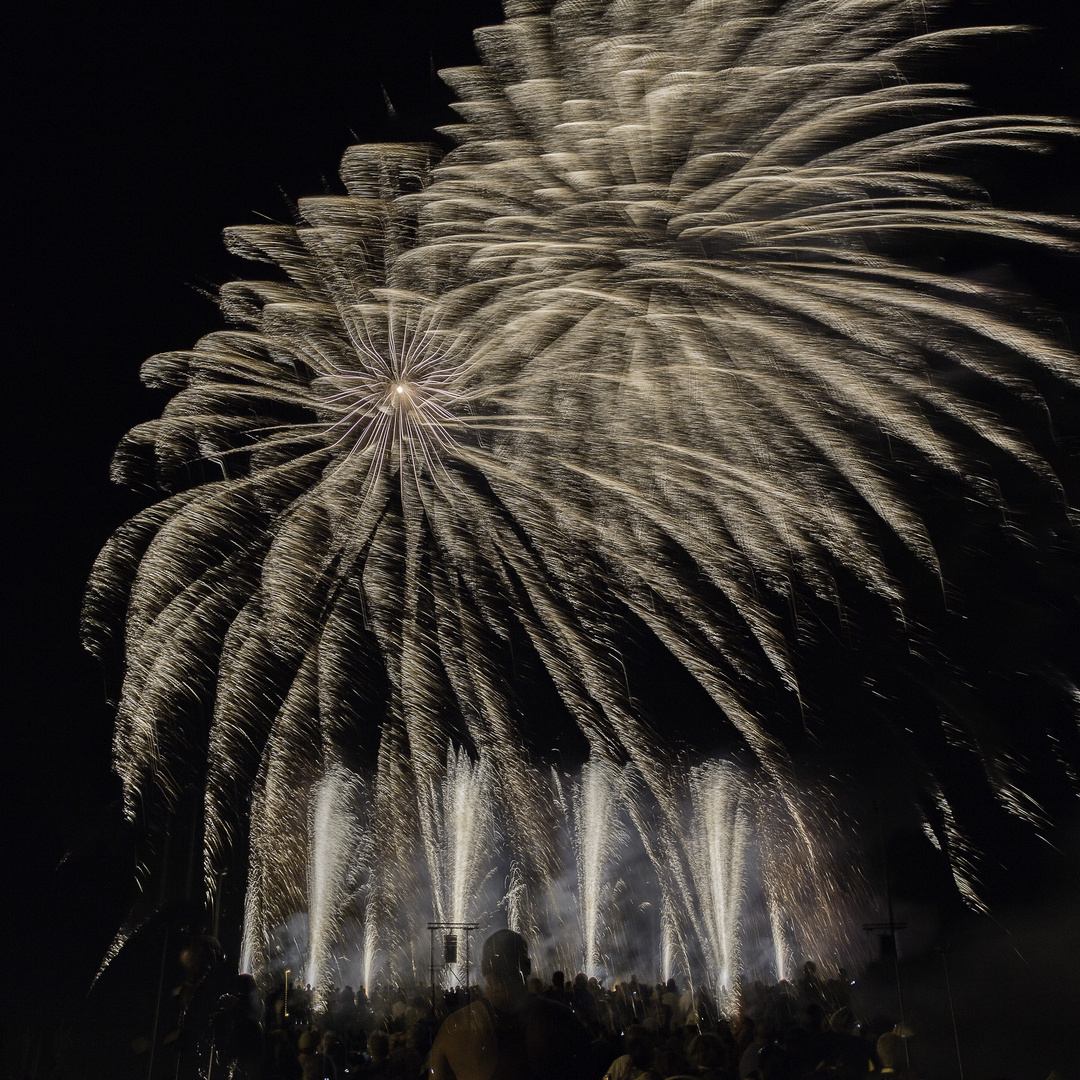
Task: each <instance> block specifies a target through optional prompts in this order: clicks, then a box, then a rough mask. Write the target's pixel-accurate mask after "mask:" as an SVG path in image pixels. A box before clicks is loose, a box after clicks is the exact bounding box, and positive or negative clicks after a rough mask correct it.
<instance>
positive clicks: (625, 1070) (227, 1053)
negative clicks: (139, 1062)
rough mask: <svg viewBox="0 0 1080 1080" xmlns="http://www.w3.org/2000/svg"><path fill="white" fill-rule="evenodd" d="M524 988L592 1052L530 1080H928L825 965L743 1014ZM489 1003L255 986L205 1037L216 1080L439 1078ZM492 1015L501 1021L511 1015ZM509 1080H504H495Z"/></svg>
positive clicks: (756, 994)
mask: <svg viewBox="0 0 1080 1080" xmlns="http://www.w3.org/2000/svg"><path fill="white" fill-rule="evenodd" d="M486 974H488V976H489V978H488V983H487V993H488V996H489V997H491V996H492V988H493V984H492V980H491V977H490V973H489V972H488V973H486ZM521 983H522V986H521V988H520V992H521V995H522V998H521V1000H522V1001H523V1002H524V1003H525V1005H526V1006H528V1004H529V1002H530V1001H531V1002H536V1001H538V1000H539V999H546V1001H548V1002H552V1003H554V1004H555V1005H556V1006H557V1007H558V1010H559V1011H560V1013H561V1011H563V1010H565V1014H566V1016H567V1018H568V1019H569V1017H571V1016H572V1017H573V1021H574V1025H575V1027H574V1029H573V1033H574V1034H575V1037H576V1036H577V1035H580V1043H581V1046H582V1047H583V1050H582V1052H581V1054H580V1055H578V1056H576V1057H575V1062H576V1064H575V1065H574V1066H573V1069H572V1070H571V1072H572V1075H570V1076H568V1075H566V1068H565V1066H563V1067H561V1068H560V1072H559V1075H558V1077H557V1078H556V1077H555V1076H554V1075H553V1074H552V1073H551V1072H550V1071H545V1069H544V1067H543V1065H542V1064H540V1065H539V1066H538V1065H537V1064H536V1061H541V1060H542V1059H543V1058H544V1056H545V1055H544V1052H543V1051H541V1052H540V1053H539V1054H535V1053H534V1062H533V1064H531V1065H529V1064H527V1063H526V1062H525V1061H521V1062H520V1063H519V1067H517V1068H515V1070H514V1071H513V1072H512V1073H507V1074H506V1075H513V1076H515V1077H520V1080H529V1078H530V1077H534V1076H535V1077H545V1078H546V1077H548V1076H552V1080H671V1078H678V1080H686V1078H690V1077H693V1078H700V1080H741V1078H746V1077H749V1078H752V1080H758V1078H760V1080H804V1078H811V1080H828V1078H831V1077H836V1078H840V1080H846V1078H849V1077H850V1078H856V1077H860V1078H861V1077H867V1076H870V1075H871V1074H875V1075H876V1074H880V1075H881V1076H883V1077H890V1076H891V1077H894V1078H895V1080H905V1078H906V1077H909V1076H914V1074H913V1073H911V1072H910V1070H909V1069H908V1067H907V1048H906V1045H905V1043H906V1039H905V1037H904V1035H903V1033H902V1029H901V1030H894V1029H892V1028H891V1026H890V1023H889V1021H887V1020H879V1021H877V1023H876V1024H875V1023H873V1022H869V1021H865V1020H864V1021H862V1022H861V1023H860V1020H859V1019H858V1018H857V1017H856V1015H855V1013H854V1012H853V1011H852V1009H851V1007H850V1003H849V1000H848V995H847V986H848V983H847V980H846V979H844V978H837V979H832V980H828V981H826V980H823V979H821V978H820V977H819V976H818V973H817V971H816V968H815V966H814V965H813V964H812V963H808V964H806V965H805V967H804V969H803V971H802V974H801V976H800V977H799V978H798V979H796V980H794V981H791V982H787V981H784V982H780V983H778V984H776V985H772V986H767V985H765V984H763V983H760V982H759V983H753V984H751V985H747V986H744V987H742V988H741V993H740V995H739V1003H738V1006H737V1007H736V1008H735V1009H734V1010H733V1011H732V1012H731V1015H730V1016H726V1015H724V1010H721V1009H720V1008H718V1007H717V1004H716V1002H715V1001H714V1000H713V997H712V996H711V995H710V993H709V991H708V990H706V989H700V988H699V989H697V990H696V991H694V992H691V991H690V990H688V989H686V988H683V987H680V986H678V985H677V984H676V983H675V981H674V980H670V981H668V983H667V984H666V985H664V984H660V985H649V984H647V983H644V982H641V981H639V980H638V979H636V978H630V979H627V980H624V981H622V982H620V983H618V984H616V985H614V986H612V987H610V988H608V987H605V986H604V985H602V983H601V982H600V981H598V980H597V979H595V978H591V979H590V978H586V976H585V975H582V974H579V975H576V976H575V977H574V978H573V979H572V980H568V979H566V978H565V977H564V975H563V973H562V972H555V973H554V974H553V975H552V977H551V979H550V980H547V981H545V980H541V979H539V978H535V977H532V975H531V974H530V973H529V971H528V969H527V968H526V969H525V971H524V972H523V973H522V977H521ZM526 993H527V995H528V998H526V997H525V996H524V995H525V994H526ZM484 995H485V991H484V990H482V989H480V987H478V986H474V987H472V988H471V990H470V993H469V994H468V995H466V994H465V993H464V992H463V991H461V990H457V991H451V992H448V993H441V994H439V995H438V997H437V999H436V1001H435V1002H434V1004H435V1010H434V1011H433V1008H432V1004H433V1001H432V995H431V989H430V987H413V988H412V989H409V988H405V987H394V988H380V989H377V990H373V992H372V994H371V996H370V997H369V996H368V995H367V994H366V993H365V992H364V990H363V989H360V990H356V991H354V990H353V989H352V988H351V987H348V986H346V987H342V988H338V989H333V990H331V991H329V992H328V993H327V994H326V995H324V996H323V997H322V999H321V1000H320V1001H318V1002H316V1001H314V1000H313V995H312V993H311V990H310V988H307V987H297V986H289V987H288V988H286V986H285V984H284V982H282V983H280V984H278V985H275V986H273V987H271V988H270V989H269V990H268V992H267V993H266V995H265V996H263V995H262V994H260V992H259V989H258V987H257V985H256V983H255V981H254V980H253V979H252V978H251V977H250V976H246V975H241V976H238V978H237V981H236V985H235V987H234V989H233V991H232V992H231V993H229V994H226V995H225V996H223V997H222V998H221V1000H220V1001H219V1002H218V1005H217V1008H216V1010H215V1012H214V1015H213V1019H212V1021H211V1024H210V1026H209V1029H208V1031H207V1032H206V1034H205V1036H204V1038H203V1039H202V1047H201V1051H200V1055H199V1056H200V1058H201V1060H202V1071H203V1073H204V1075H212V1076H213V1077H221V1078H224V1077H227V1076H231V1077H234V1078H238V1080H320V1078H322V1080H326V1078H331V1080H344V1078H345V1077H350V1078H362V1080H420V1078H422V1077H426V1076H428V1075H430V1071H429V1070H430V1067H431V1062H432V1058H431V1047H432V1043H433V1041H434V1039H435V1036H436V1033H437V1032H438V1029H439V1027H440V1025H441V1024H442V1023H443V1022H444V1021H445V1020H446V1017H447V1016H448V1015H451V1014H452V1013H453V1012H455V1011H456V1010H458V1009H460V1008H462V1007H465V1006H468V1005H469V1004H470V1003H471V1002H472V1001H480V1002H482V1003H483V1002H484V1000H485V998H484ZM496 1000H497V999H496ZM475 1007H477V1008H479V1007H480V1006H475ZM487 1008H488V1011H489V1012H490V1013H491V1014H492V1015H493V1016H494V1015H495V1013H496V1011H497V1010H495V1009H492V1008H491V1007H490V1004H489V1005H488V1006H487ZM545 1008H548V1006H546V1005H545ZM550 1011H551V1010H550V1009H549V1014H550ZM459 1020H460V1017H459ZM451 1026H452V1025H451ZM578 1029H580V1031H578ZM492 1030H493V1031H494V1029H492ZM498 1037H499V1038H501V1037H502V1036H498ZM522 1038H524V1036H522ZM563 1041H564V1042H565V1041H566V1040H563ZM571 1041H573V1040H571ZM522 1045H524V1043H523V1044H522ZM564 1049H565V1047H564ZM522 1053H524V1051H522ZM499 1068H502V1067H501V1066H500V1067H499ZM450 1075H452V1073H451V1074H450ZM502 1075H503V1073H502V1072H500V1071H499V1069H496V1072H495V1074H493V1077H492V1080H496V1078H499V1077H501V1076H502ZM457 1080H471V1078H470V1077H467V1076H458V1077H457Z"/></svg>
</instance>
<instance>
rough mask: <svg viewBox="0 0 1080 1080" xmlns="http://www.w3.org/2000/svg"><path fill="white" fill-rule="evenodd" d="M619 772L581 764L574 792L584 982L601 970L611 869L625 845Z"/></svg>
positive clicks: (596, 763) (606, 766) (608, 766)
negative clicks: (602, 936)
mask: <svg viewBox="0 0 1080 1080" xmlns="http://www.w3.org/2000/svg"><path fill="white" fill-rule="evenodd" d="M620 787H621V783H620V776H619V770H618V769H616V768H615V767H614V766H613V765H611V764H610V763H609V762H606V761H603V760H602V759H600V760H596V761H590V762H587V763H586V765H585V767H584V768H583V769H582V772H581V778H580V780H579V782H578V787H577V790H576V791H575V793H574V849H575V854H576V856H577V872H578V903H579V904H580V907H581V937H582V961H581V970H582V971H584V972H585V974H586V975H588V976H589V977H590V978H592V977H594V976H597V975H600V974H601V973H602V967H603V954H602V948H601V935H602V932H603V930H604V928H605V926H604V908H605V901H609V900H610V892H611V882H610V880H609V877H610V874H611V872H612V867H613V866H614V864H615V859H616V856H617V855H618V853H619V849H620V847H621V846H622V845H623V844H624V843H625V841H626V833H625V830H624V829H623V828H622V827H621V825H620V823H619V803H620V799H619V789H620Z"/></svg>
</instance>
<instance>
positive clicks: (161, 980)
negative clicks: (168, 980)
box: [146, 927, 169, 1080]
mask: <svg viewBox="0 0 1080 1080" xmlns="http://www.w3.org/2000/svg"><path fill="white" fill-rule="evenodd" d="M168 958H169V930H168V927H166V929H165V941H164V943H163V944H162V946H161V970H160V971H159V972H158V983H157V998H156V999H155V1001H154V1027H153V1029H152V1031H151V1032H150V1060H149V1061H148V1062H147V1063H146V1080H152V1077H153V1075H154V1051H155V1050H156V1049H157V1033H158V1019H159V1018H160V1016H161V991H162V990H163V989H164V988H165V963H166V961H167V960H168Z"/></svg>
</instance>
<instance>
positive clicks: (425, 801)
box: [245, 749, 857, 1012]
mask: <svg viewBox="0 0 1080 1080" xmlns="http://www.w3.org/2000/svg"><path fill="white" fill-rule="evenodd" d="M630 772H632V770H629V772H628V768H627V767H620V766H618V765H616V764H614V763H612V762H610V761H606V760H604V759H602V758H594V759H593V760H590V761H589V762H587V763H586V764H585V766H584V767H583V768H582V770H581V773H580V775H579V776H578V777H576V778H560V777H558V776H554V775H553V787H552V797H553V799H554V803H555V805H556V806H557V807H559V808H560V809H561V810H562V812H563V814H562V816H563V819H564V822H565V829H564V830H562V831H561V834H560V835H558V836H551V837H548V838H546V839H547V840H548V841H549V842H550V844H551V848H552V850H556V851H559V852H560V853H561V869H556V870H555V872H554V874H553V875H552V876H551V877H550V879H548V880H546V881H543V882H536V881H528V880H526V877H525V871H524V869H523V867H525V866H528V865H530V860H529V859H528V858H522V857H521V853H520V852H516V851H514V850H512V845H510V844H509V842H508V841H507V839H506V837H505V835H503V834H502V832H501V831H500V828H499V822H500V821H501V820H502V818H503V816H504V815H503V812H502V808H501V806H500V802H499V793H498V791H497V790H496V788H495V785H494V783H493V771H492V770H491V768H490V766H489V763H488V762H487V761H486V760H485V759H484V758H483V757H480V758H479V759H476V760H474V759H471V758H470V757H469V755H468V754H467V753H466V752H465V751H464V750H454V749H451V750H449V752H448V756H447V763H446V769H445V772H444V773H443V774H442V776H441V778H440V780H439V782H438V783H437V784H433V785H431V786H430V787H429V788H428V790H427V791H426V792H424V793H423V797H421V798H418V799H417V806H416V809H417V820H418V823H419V824H418V829H417V833H416V837H415V844H414V847H413V849H412V850H409V851H394V852H393V853H392V854H384V855H383V856H382V859H383V860H384V861H385V860H386V859H387V858H391V859H393V861H394V865H376V864H375V861H374V860H373V858H372V855H371V852H372V851H373V850H374V848H373V846H372V845H371V843H370V837H369V835H368V834H369V833H375V834H377V833H379V832H380V830H382V829H383V828H384V827H385V823H383V824H380V823H379V822H378V821H377V820H373V821H371V822H370V823H369V824H368V825H367V826H366V827H364V828H361V826H360V818H361V813H360V807H359V805H358V804H359V803H360V802H362V801H363V800H362V798H361V789H360V785H359V783H358V782H357V781H356V779H355V777H350V775H349V774H347V773H345V772H344V771H343V770H341V771H339V770H331V771H330V772H329V773H328V774H327V775H326V776H325V777H324V778H323V779H322V780H321V781H319V783H318V784H316V785H315V786H314V788H313V797H312V803H311V810H310V814H309V822H310V830H311V834H310V851H311V861H310V872H309V884H308V903H309V910H308V913H307V914H308V919H307V926H308V930H309V934H308V945H307V957H306V964H305V963H304V962H303V961H300V963H301V966H303V968H304V970H305V972H306V977H307V979H308V981H310V982H311V983H312V985H313V986H315V987H316V990H317V994H316V998H317V1000H318V997H319V991H320V988H324V987H325V986H326V985H328V984H329V983H330V982H331V981H333V980H334V979H335V978H340V979H341V981H350V982H351V983H353V984H356V985H362V986H365V987H368V988H370V987H371V986H373V984H374V981H375V980H376V979H379V978H381V977H384V981H387V982H390V983H400V982H404V983H408V982H410V981H423V977H424V974H425V972H426V964H427V951H428V948H429V945H428V940H427V936H426V934H425V932H424V927H426V925H427V923H428V921H429V920H430V919H431V918H434V919H435V920H436V921H438V922H445V923H465V922H472V923H478V924H479V935H478V941H479V940H482V939H483V937H484V936H486V934H487V933H488V932H489V931H490V930H491V929H494V928H495V927H496V926H497V925H501V923H502V921H503V916H502V915H500V914H498V909H500V908H502V909H503V910H504V912H505V921H506V923H507V924H510V925H511V926H514V927H516V928H518V929H519V930H521V931H522V932H523V933H525V934H526V936H527V937H529V938H530V940H531V942H532V954H533V961H534V970H536V971H537V972H547V971H549V970H554V969H556V968H559V969H562V970H565V971H568V972H570V973H573V971H574V970H576V965H577V964H579V963H580V965H581V966H580V970H581V971H583V972H584V973H585V974H586V975H588V976H590V977H591V976H597V977H600V978H601V979H615V980H620V979H624V978H628V977H630V976H631V975H637V976H639V977H644V978H645V979H647V980H650V981H651V980H653V979H659V980H662V981H665V982H666V981H667V980H668V979H669V978H675V979H676V980H677V981H687V980H688V981H689V982H690V983H691V984H693V985H699V986H707V987H709V989H710V992H714V993H715V996H716V999H717V1002H718V1004H719V1005H720V1007H721V1009H723V1010H724V1011H727V1012H731V1011H732V1010H733V1009H734V1008H735V1007H736V1005H737V1002H738V995H739V988H740V984H741V983H742V981H743V980H744V979H745V978H746V977H747V976H753V977H765V978H774V977H775V978H777V979H780V978H783V977H784V976H785V975H786V973H787V972H788V971H789V970H790V968H791V964H792V963H793V961H794V959H795V958H796V956H797V955H800V954H801V955H803V956H806V957H813V958H814V959H817V960H818V961H819V962H820V961H822V960H824V961H825V962H826V964H827V963H828V960H829V958H830V957H832V958H834V959H837V960H839V961H840V962H847V963H850V962H852V960H853V959H854V961H855V962H856V963H857V959H855V958H854V957H853V955H852V953H851V952H850V951H845V950H846V946H847V942H846V940H845V938H844V933H843V925H844V924H843V919H842V918H841V919H833V921H832V922H831V923H830V924H829V925H826V926H825V927H824V929H823V927H822V924H821V922H820V918H819V920H818V922H815V918H817V917H818V916H816V915H815V914H814V913H813V910H814V908H817V909H820V908H822V907H823V906H824V905H825V900H823V899H822V897H821V896H820V895H819V894H817V893H816V892H807V891H806V889H805V885H804V884H803V885H800V880H799V879H798V878H797V875H796V878H795V879H792V880H789V878H791V875H792V874H793V871H792V869H791V867H792V862H793V854H792V853H793V850H794V849H792V848H791V836H792V835H794V834H796V832H797V830H796V829H794V828H791V827H790V823H788V824H787V825H785V823H784V821H783V813H782V810H781V809H779V808H778V803H777V800H776V799H775V798H772V797H771V796H770V795H769V793H768V792H767V791H765V792H762V791H760V790H759V787H758V785H755V784H754V783H752V782H751V781H750V779H749V778H748V777H747V776H746V775H745V774H744V773H743V772H742V771H741V770H740V769H738V768H737V767H736V766H734V765H732V764H730V763H727V762H721V761H711V762H706V763H703V764H701V765H698V766H697V767H695V768H693V769H691V770H689V771H688V773H687V774H686V779H685V781H684V791H683V792H682V796H681V799H680V806H681V808H682V811H681V812H682V819H681V820H680V822H679V823H678V826H677V828H668V829H666V830H664V829H660V828H657V826H656V817H655V809H656V808H655V807H654V808H653V810H654V816H653V817H650V816H649V815H648V814H644V813H642V812H641V806H640V805H639V804H640V801H641V798H642V796H641V792H640V788H639V787H638V786H637V785H635V784H634V782H633V779H632V777H631V776H630ZM564 784H565V786H566V788H567V790H568V792H569V798H563V797H562V790H563V786H564ZM759 804H760V805H759ZM401 810H402V812H404V808H401ZM630 822H632V823H633V824H632V825H630ZM778 822H779V824H777V823H778ZM638 841H640V843H638ZM532 865H535V863H532ZM418 867H419V868H421V872H420V873H416V869H417V868H418ZM639 869H640V871H641V872H639ZM423 870H426V874H425V873H423ZM388 879H397V880H405V879H409V880H411V881H413V882H415V886H416V889H415V895H414V896H412V898H411V899H409V898H408V897H407V896H405V893H399V894H398V896H399V899H398V901H396V903H397V905H398V906H397V908H396V909H394V910H389V909H387V910H383V911H382V913H381V914H379V911H380V905H379V904H378V903H373V902H372V897H373V896H374V895H375V893H376V892H377V890H378V889H379V884H378V883H379V882H385V881H386V880H388ZM792 881H794V884H792ZM534 886H537V887H536V888H535V889H534ZM800 888H802V889H803V892H802V894H801V895H802V896H803V899H804V906H805V907H806V908H807V910H806V911H801V910H797V909H796V906H795V902H794V900H793V898H795V897H797V896H798V895H800V893H799V889H800ZM534 892H535V894H536V895H546V896H547V898H548V901H549V906H550V908H551V910H546V911H542V912H540V922H542V923H546V925H547V926H548V927H551V928H553V929H552V930H551V931H550V932H547V931H545V930H544V929H542V928H540V927H538V924H537V923H536V922H535V921H534V922H530V921H529V912H530V910H531V909H530V906H529V903H528V902H527V899H526V898H527V897H528V896H529V895H531V894H533V893H534ZM250 895H252V894H250V893H249V896H250ZM388 895H390V894H389V893H385V894H383V900H384V901H385V899H386V896H388ZM837 895H838V894H837V893H836V892H833V893H831V894H830V898H829V903H833V902H834V901H835V899H836V896H837ZM402 896H405V899H401V897H402ZM404 908H407V909H408V910H405V909H404ZM555 908H558V910H554V909H555ZM830 918H831V917H830ZM249 925H258V920H257V919H253V918H249ZM834 931H835V933H834ZM830 933H832V934H833V936H832V937H830ZM249 937H250V935H249ZM748 941H750V942H752V945H751V946H750V947H747V942H748ZM294 944H296V945H297V947H299V948H300V949H301V951H302V950H303V947H302V946H300V945H299V941H298V939H296V938H295V935H294ZM335 947H336V948H337V949H338V951H339V952H340V954H341V955H340V956H338V957H335V955H334V950H335ZM245 950H246V952H245V956H246V961H245V962H246V963H247V964H248V965H249V969H250V968H252V967H253V968H254V970H256V971H258V970H259V967H260V965H259V964H258V963H257V962H254V959H253V958H256V957H257V956H258V954H259V949H258V947H257V943H256V942H254V941H252V940H245ZM294 951H295V950H294ZM290 955H291V954H290ZM459 966H460V962H459ZM265 967H266V965H264V968H265ZM266 969H267V970H268V968H266ZM444 974H445V979H446V981H447V985H451V984H453V983H454V982H455V981H460V977H461V975H462V972H460V971H459V970H456V969H454V968H453V965H451V966H450V967H448V968H446V969H445V973H444Z"/></svg>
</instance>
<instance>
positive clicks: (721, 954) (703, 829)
mask: <svg viewBox="0 0 1080 1080" xmlns="http://www.w3.org/2000/svg"><path fill="white" fill-rule="evenodd" d="M690 796H691V806H692V812H693V813H692V820H691V823H690V829H689V841H690V843H689V854H690V867H691V873H692V875H693V880H694V884H695V886H696V892H697V897H698V904H699V915H700V925H701V927H702V928H703V931H704V933H703V935H702V936H703V938H704V940H703V941H702V945H703V946H704V947H705V949H706V950H707V953H708V957H709V961H710V967H711V970H712V971H713V972H715V975H716V995H717V1000H718V1001H719V1002H720V1003H721V1005H722V1006H723V1004H724V1003H725V1001H727V1000H728V999H730V998H731V996H732V995H733V994H735V993H736V991H737V980H738V977H739V972H740V956H739V952H740V948H739V947H740V940H739V927H740V916H741V914H742V910H743V899H744V896H745V886H746V849H747V844H748V842H749V840H750V819H749V814H748V812H747V807H746V793H745V786H744V783H743V780H742V777H741V776H740V775H739V772H738V771H737V770H736V769H735V768H734V767H733V766H731V765H727V764H724V763H722V762H709V763H707V764H705V765H700V766H698V767H697V768H696V769H694V770H693V772H692V773H691V774H690Z"/></svg>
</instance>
